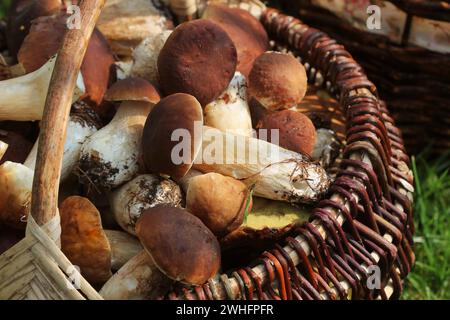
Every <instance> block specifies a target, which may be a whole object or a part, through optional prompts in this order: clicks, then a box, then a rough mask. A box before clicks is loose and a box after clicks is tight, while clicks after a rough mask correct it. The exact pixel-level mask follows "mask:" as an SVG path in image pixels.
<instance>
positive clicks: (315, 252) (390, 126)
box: [0, 9, 414, 300]
mask: <svg viewBox="0 0 450 320" xmlns="http://www.w3.org/2000/svg"><path fill="white" fill-rule="evenodd" d="M261 21H262V23H263V25H264V26H265V28H266V30H267V31H268V33H269V35H270V37H271V39H272V40H274V41H276V42H277V43H279V44H281V45H285V46H286V47H288V48H289V49H290V50H291V51H293V52H295V53H296V54H297V55H298V56H299V58H300V59H301V60H302V63H303V64H304V65H305V67H306V69H307V72H308V79H309V81H310V83H311V84H316V85H321V86H322V87H323V88H325V89H326V90H327V91H328V92H329V93H331V94H332V95H333V96H334V97H335V98H336V99H337V100H338V101H339V104H340V106H341V108H342V111H343V113H344V114H345V116H346V122H347V130H346V147H345V150H344V154H343V158H344V159H343V160H342V162H341V167H340V170H339V172H338V175H337V178H336V180H335V182H334V184H333V186H332V187H331V188H330V190H329V195H328V196H327V197H326V199H324V200H322V201H321V202H320V203H319V204H318V205H317V206H316V208H315V209H314V211H313V213H312V215H311V219H310V222H308V223H305V224H303V225H301V226H299V227H298V229H297V236H296V237H288V238H287V239H285V240H284V241H283V243H280V244H274V246H273V248H272V249H271V250H268V251H266V252H264V253H263V254H262V255H261V257H260V258H259V259H258V260H257V261H255V263H254V264H252V265H251V266H248V267H244V268H240V269H238V270H235V271H232V272H230V273H227V274H222V275H220V276H218V277H216V278H215V279H212V280H210V281H209V282H208V283H206V284H204V285H203V286H198V287H195V288H184V289H181V290H177V291H176V292H173V293H170V294H169V295H168V296H167V298H169V299H247V300H252V299H255V298H258V299H277V300H278V299H306V300H309V299H349V298H350V299H377V298H382V299H388V298H390V299H395V298H398V297H399V296H400V294H401V291H402V278H404V277H405V276H406V275H407V274H408V273H409V271H410V270H411V266H412V264H413V263H414V254H413V251H412V249H411V247H412V245H413V242H412V234H413V232H414V226H413V220H412V202H411V193H412V192H413V188H412V182H413V181H412V176H411V173H410V170H409V158H408V156H407V154H406V151H405V148H404V146H403V140H402V138H401V134H400V131H399V130H398V129H397V128H396V126H395V124H394V121H393V120H392V118H391V117H390V116H389V113H388V111H387V109H386V106H385V105H384V104H383V103H382V102H381V101H380V100H378V96H377V90H376V87H375V86H374V85H373V83H372V82H370V81H369V80H368V79H367V77H366V75H365V74H364V71H363V70H362V68H361V67H360V66H359V65H358V64H357V63H356V62H355V60H354V59H353V58H352V56H351V55H350V54H349V53H348V52H347V51H346V50H345V49H344V47H343V46H342V45H340V44H338V43H337V42H336V41H335V40H333V39H331V38H330V37H329V36H327V35H326V34H325V33H323V32H321V31H319V30H317V29H314V28H310V27H308V26H307V25H305V24H303V23H301V22H300V21H299V20H297V19H294V18H292V17H290V16H287V15H283V14H281V13H280V12H278V11H277V10H275V9H266V10H264V11H263V13H262V16H261ZM33 221H34V220H33V219H30V220H29V223H28V233H27V237H26V238H25V240H23V241H22V242H20V243H19V244H18V245H16V246H15V247H13V248H12V249H11V250H10V251H8V252H6V253H5V254H3V255H2V256H0V298H6V299H20V298H28V299H85V298H87V299H101V297H100V296H99V295H98V293H96V292H95V290H94V289H93V288H92V287H91V286H90V285H89V284H88V283H87V282H86V281H85V280H84V279H82V280H81V283H80V284H81V289H80V290H75V288H71V287H70V286H68V278H69V275H68V274H67V270H68V268H69V267H70V266H71V264H70V262H69V261H68V260H67V258H66V257H65V256H64V255H63V254H62V253H61V251H60V249H59V248H58V247H57V245H56V244H55V243H54V242H53V241H52V239H51V238H50V237H49V236H48V235H47V234H46V233H45V232H44V231H43V230H42V228H41V227H39V226H38V225H37V224H36V223H33ZM282 245H283V246H282ZM373 265H377V266H378V267H379V268H380V270H381V283H380V287H379V288H375V289H370V288H369V287H368V286H367V283H366V282H367V278H368V276H369V275H370V273H369V269H370V266H373ZM17 270H19V272H17V273H16V275H14V272H16V271H17Z"/></svg>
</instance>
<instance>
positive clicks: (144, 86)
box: [104, 77, 161, 104]
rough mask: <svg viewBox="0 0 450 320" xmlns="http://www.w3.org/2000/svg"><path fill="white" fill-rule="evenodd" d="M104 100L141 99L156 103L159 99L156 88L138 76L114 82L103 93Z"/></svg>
mask: <svg viewBox="0 0 450 320" xmlns="http://www.w3.org/2000/svg"><path fill="white" fill-rule="evenodd" d="M104 99H105V101H110V102H116V101H143V102H150V103H153V104H156V103H158V102H159V100H161V97H160V96H159V93H158V90H156V88H155V87H154V86H153V85H152V84H151V83H150V82H148V81H147V80H145V79H143V78H139V77H131V78H126V79H123V80H120V81H117V82H116V83H114V84H113V85H112V86H111V87H110V88H109V89H108V91H106V94H105V98H104Z"/></svg>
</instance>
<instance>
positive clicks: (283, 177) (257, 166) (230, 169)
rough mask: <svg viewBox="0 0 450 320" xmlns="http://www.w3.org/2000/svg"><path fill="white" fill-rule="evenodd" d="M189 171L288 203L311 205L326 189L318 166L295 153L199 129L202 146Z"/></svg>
mask: <svg viewBox="0 0 450 320" xmlns="http://www.w3.org/2000/svg"><path fill="white" fill-rule="evenodd" d="M272 141H273V140H272ZM193 167H194V169H197V170H200V171H202V172H217V173H220V174H223V175H226V176H231V177H233V178H235V179H238V180H241V181H243V182H244V183H246V184H247V185H249V186H251V185H254V195H256V196H260V197H263V198H268V199H273V200H281V201H289V202H292V203H298V202H302V203H304V202H312V201H315V200H317V199H318V198H319V197H320V195H322V194H323V193H324V192H325V191H326V190H327V189H328V187H329V185H330V179H329V178H328V176H327V174H326V172H325V170H324V169H323V168H322V167H321V166H320V165H319V164H317V163H313V162H310V161H308V160H307V159H305V158H304V157H303V156H302V155H300V154H298V153H296V152H293V151H289V150H286V149H283V148H281V147H279V146H278V145H275V144H272V143H268V142H266V141H264V140H260V139H256V138H249V137H245V136H239V135H233V134H230V133H227V132H223V131H220V130H217V129H214V128H210V127H207V126H203V145H202V148H201V150H200V152H199V154H198V156H197V158H196V160H195V162H194V166H193Z"/></svg>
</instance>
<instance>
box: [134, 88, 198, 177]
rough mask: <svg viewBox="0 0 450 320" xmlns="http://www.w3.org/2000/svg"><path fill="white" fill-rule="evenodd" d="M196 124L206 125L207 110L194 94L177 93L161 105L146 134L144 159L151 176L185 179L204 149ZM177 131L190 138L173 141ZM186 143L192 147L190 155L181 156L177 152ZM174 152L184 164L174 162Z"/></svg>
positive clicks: (144, 132) (154, 112)
mask: <svg viewBox="0 0 450 320" xmlns="http://www.w3.org/2000/svg"><path fill="white" fill-rule="evenodd" d="M196 122H197V124H200V125H202V124H203V110H202V107H201V106H200V103H199V102H198V101H197V99H195V98H194V97H193V96H191V95H188V94H185V93H176V94H173V95H170V96H168V97H166V98H164V99H162V100H161V101H160V102H159V103H157V104H156V105H155V106H154V107H153V109H152V111H151V112H150V114H149V115H148V117H147V121H146V123H145V126H144V131H143V135H142V160H143V163H144V166H145V169H146V170H147V171H148V172H150V173H160V174H166V175H169V176H171V177H173V178H174V179H175V180H176V179H181V178H182V177H183V176H184V175H185V174H186V173H187V172H188V171H189V169H190V168H191V167H192V164H193V162H194V160H195V157H196V156H197V154H198V152H199V151H200V148H201V144H202V134H201V132H195V125H196ZM176 130H177V131H176ZM200 131H201V130H200ZM177 132H178V133H181V134H188V135H189V136H186V137H185V136H183V135H182V136H181V138H180V137H178V136H174V140H176V139H179V140H177V141H172V135H173V134H176V133H177ZM185 139H189V140H188V141H186V140H185ZM186 143H188V144H187V146H188V147H189V146H190V152H189V154H184V153H182V154H180V153H179V152H178V151H176V150H175V149H174V148H175V147H176V146H177V145H180V144H183V145H186ZM185 151H186V150H185ZM173 152H174V154H176V155H177V156H179V155H180V157H182V161H179V162H181V163H178V162H177V161H174V159H173V156H172V153H173Z"/></svg>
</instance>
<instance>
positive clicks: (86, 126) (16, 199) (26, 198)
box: [0, 110, 98, 229]
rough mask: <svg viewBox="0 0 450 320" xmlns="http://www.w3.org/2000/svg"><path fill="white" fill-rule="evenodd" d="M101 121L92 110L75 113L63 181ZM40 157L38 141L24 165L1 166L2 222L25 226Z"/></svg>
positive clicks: (16, 226) (67, 147)
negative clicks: (38, 155) (96, 118)
mask: <svg viewBox="0 0 450 320" xmlns="http://www.w3.org/2000/svg"><path fill="white" fill-rule="evenodd" d="M97 126H98V123H97V122H96V121H95V118H92V117H90V116H89V112H86V110H85V111H80V112H79V113H74V114H73V115H72V116H71V118H70V120H69V123H68V127H67V138H66V142H65V145H64V156H63V161H62V172H61V181H64V179H66V178H67V177H68V176H69V174H70V173H71V172H72V170H73V168H74V167H75V165H76V164H77V160H78V157H79V154H80V150H81V144H82V143H83V142H84V141H85V140H86V138H87V137H88V136H90V135H91V134H92V133H94V132H95V131H97ZM36 156H37V142H36V144H35V146H34V148H33V150H32V151H31V152H30V155H29V156H28V158H27V159H26V160H25V163H24V164H20V163H15V162H10V161H7V162H5V163H3V164H2V165H1V166H0V221H3V222H4V223H5V224H7V225H9V226H11V227H14V228H17V229H23V228H25V225H26V217H27V216H28V213H29V210H30V204H31V188H32V184H33V176H34V168H35V164H36Z"/></svg>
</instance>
